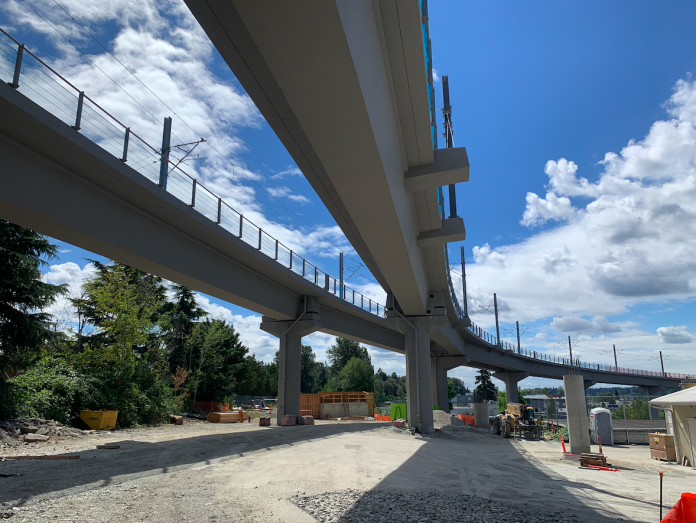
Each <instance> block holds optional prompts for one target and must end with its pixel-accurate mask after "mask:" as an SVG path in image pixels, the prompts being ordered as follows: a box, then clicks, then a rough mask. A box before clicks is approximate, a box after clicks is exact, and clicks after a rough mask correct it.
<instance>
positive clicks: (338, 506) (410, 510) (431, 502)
mask: <svg viewBox="0 0 696 523" xmlns="http://www.w3.org/2000/svg"><path fill="white" fill-rule="evenodd" d="M292 501H293V503H295V504H296V505H297V506H298V507H300V508H301V509H303V510H304V511H306V512H307V513H309V514H310V515H311V516H312V517H314V518H315V519H316V520H317V521H319V522H320V523H339V522H340V523H352V522H356V523H357V522H360V523H362V522H366V521H369V522H374V523H377V522H381V521H403V522H411V521H414V522H415V521H418V522H421V521H422V522H429V523H430V522H432V523H435V522H450V521H464V522H471V523H474V522H475V523H489V522H490V523H493V522H495V523H508V522H509V523H571V522H572V523H576V522H581V520H579V519H577V518H576V517H574V516H573V515H572V514H563V513H562V512H558V511H556V512H547V513H539V512H538V511H534V513H532V512H531V511H527V510H525V508H524V506H523V505H517V504H505V503H500V502H494V501H491V500H489V499H485V498H481V497H478V496H467V495H463V494H445V493H440V492H407V493H401V492H386V491H379V490H372V491H369V492H359V491H356V490H344V491H342V492H327V493H325V494H319V495H318V496H312V497H294V498H292ZM582 523H585V522H582ZM586 523H592V522H589V521H588V522H586Z"/></svg>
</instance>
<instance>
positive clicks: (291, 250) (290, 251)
mask: <svg viewBox="0 0 696 523" xmlns="http://www.w3.org/2000/svg"><path fill="white" fill-rule="evenodd" d="M290 270H292V249H290Z"/></svg>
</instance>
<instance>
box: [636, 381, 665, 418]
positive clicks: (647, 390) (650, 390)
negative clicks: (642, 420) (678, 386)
mask: <svg viewBox="0 0 696 523" xmlns="http://www.w3.org/2000/svg"><path fill="white" fill-rule="evenodd" d="M638 390H639V391H641V392H642V393H643V394H645V395H646V396H647V397H648V398H647V401H648V402H649V401H650V400H652V399H655V398H656V397H657V395H658V394H659V393H660V391H661V390H662V387H638ZM648 405H649V407H648V412H649V413H650V420H651V421H654V420H658V419H660V409H658V408H656V407H653V406H652V405H650V404H649V403H648Z"/></svg>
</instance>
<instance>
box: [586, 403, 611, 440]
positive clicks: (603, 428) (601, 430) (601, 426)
mask: <svg viewBox="0 0 696 523" xmlns="http://www.w3.org/2000/svg"><path fill="white" fill-rule="evenodd" d="M590 434H591V435H592V443H594V444H595V445H597V444H599V438H602V445H613V444H614V423H613V422H612V419H611V411H610V410H609V409H603V408H596V409H592V410H591V411H590Z"/></svg>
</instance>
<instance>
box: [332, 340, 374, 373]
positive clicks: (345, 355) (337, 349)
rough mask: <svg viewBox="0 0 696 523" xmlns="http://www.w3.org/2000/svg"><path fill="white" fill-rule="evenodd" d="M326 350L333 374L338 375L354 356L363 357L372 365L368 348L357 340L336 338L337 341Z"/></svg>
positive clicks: (362, 358)
mask: <svg viewBox="0 0 696 523" xmlns="http://www.w3.org/2000/svg"><path fill="white" fill-rule="evenodd" d="M326 352H327V353H328V355H329V361H330V362H331V376H338V374H339V373H340V372H341V370H342V369H343V367H345V366H346V365H347V364H348V362H349V361H350V360H352V359H353V358H358V359H361V360H363V361H364V362H365V363H367V364H368V365H372V361H371V360H370V355H369V354H368V353H367V349H366V348H365V347H362V346H361V345H360V344H359V343H358V342H357V341H351V340H347V339H345V338H336V343H334V344H333V345H332V346H331V347H329V348H328V350H327V351H326ZM373 373H374V370H373Z"/></svg>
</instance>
